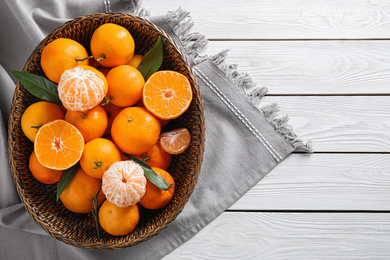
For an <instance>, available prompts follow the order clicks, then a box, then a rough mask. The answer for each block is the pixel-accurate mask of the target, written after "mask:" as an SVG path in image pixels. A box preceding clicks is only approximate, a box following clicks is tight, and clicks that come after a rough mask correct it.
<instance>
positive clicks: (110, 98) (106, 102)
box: [102, 96, 114, 106]
mask: <svg viewBox="0 0 390 260" xmlns="http://www.w3.org/2000/svg"><path fill="white" fill-rule="evenodd" d="M105 98H106V101H105V102H104V103H102V106H105V105H107V104H108V103H110V101H111V100H113V99H114V97H111V96H110V97H109V98H107V96H105Z"/></svg>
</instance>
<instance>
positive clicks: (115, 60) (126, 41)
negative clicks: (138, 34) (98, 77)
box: [90, 23, 135, 68]
mask: <svg viewBox="0 0 390 260" xmlns="http://www.w3.org/2000/svg"><path fill="white" fill-rule="evenodd" d="M90 46H91V52H92V55H93V57H94V59H95V60H97V61H98V62H99V63H100V64H101V65H102V66H104V67H109V68H113V67H116V66H119V65H124V64H127V63H128V62H129V61H130V60H131V59H132V58H133V56H134V50H135V43H134V39H133V37H132V36H131V34H130V32H129V31H128V30H127V29H126V28H124V27H122V26H120V25H117V24H113V23H106V24H103V25H101V26H100V27H99V28H97V29H96V30H95V31H94V33H93V35H92V38H91V43H90ZM101 57H103V59H102V60H99V58H101Z"/></svg>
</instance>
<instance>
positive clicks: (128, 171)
mask: <svg viewBox="0 0 390 260" xmlns="http://www.w3.org/2000/svg"><path fill="white" fill-rule="evenodd" d="M145 186H146V177H145V175H144V170H143V169H142V167H141V166H140V165H139V164H137V163H135V162H134V161H118V162H114V163H113V164H112V165H111V166H110V168H108V170H107V171H106V172H105V173H104V174H103V178H102V191H103V193H104V194H105V195H106V198H107V200H108V201H109V202H111V203H114V204H115V205H116V206H118V207H121V208H123V207H128V206H131V205H134V204H136V203H137V202H138V201H139V200H140V199H141V198H142V196H144V194H145V190H146V188H145Z"/></svg>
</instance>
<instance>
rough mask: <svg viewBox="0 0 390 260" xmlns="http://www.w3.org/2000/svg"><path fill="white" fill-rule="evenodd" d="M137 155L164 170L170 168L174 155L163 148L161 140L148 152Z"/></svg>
mask: <svg viewBox="0 0 390 260" xmlns="http://www.w3.org/2000/svg"><path fill="white" fill-rule="evenodd" d="M136 157H137V158H139V159H140V160H142V161H144V162H145V163H146V164H147V165H149V166H150V167H157V168H161V169H164V170H166V169H168V167H169V166H170V165H171V162H172V155H171V154H169V153H167V152H165V151H164V150H163V149H162V148H161V145H160V143H159V142H157V143H156V144H154V145H153V146H152V148H150V149H149V151H147V152H146V153H144V154H141V155H138V156H136Z"/></svg>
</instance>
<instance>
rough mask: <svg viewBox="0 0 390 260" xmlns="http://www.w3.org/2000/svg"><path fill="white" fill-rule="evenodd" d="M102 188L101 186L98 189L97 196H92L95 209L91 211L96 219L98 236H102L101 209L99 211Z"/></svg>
mask: <svg viewBox="0 0 390 260" xmlns="http://www.w3.org/2000/svg"><path fill="white" fill-rule="evenodd" d="M101 189H102V187H100V189H99V190H98V192H97V193H96V196H95V197H93V198H92V202H93V210H92V211H91V213H92V216H93V218H94V220H95V226H96V233H97V237H98V238H100V232H99V231H100V228H99V211H98V195H99V193H100V190H101Z"/></svg>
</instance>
